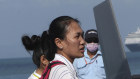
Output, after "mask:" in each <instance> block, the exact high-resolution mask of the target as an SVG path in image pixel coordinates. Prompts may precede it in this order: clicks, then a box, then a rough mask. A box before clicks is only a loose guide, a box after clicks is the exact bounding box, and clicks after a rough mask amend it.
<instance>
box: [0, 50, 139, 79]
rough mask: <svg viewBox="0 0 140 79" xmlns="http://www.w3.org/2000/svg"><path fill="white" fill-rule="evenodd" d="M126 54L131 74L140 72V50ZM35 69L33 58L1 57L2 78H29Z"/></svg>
mask: <svg viewBox="0 0 140 79" xmlns="http://www.w3.org/2000/svg"><path fill="white" fill-rule="evenodd" d="M126 56H127V60H128V64H129V68H130V71H131V75H134V74H140V52H135V53H131V52H127V53H126ZM35 69H36V66H35V65H34V64H33V62H32V59H31V58H15V59H0V79H27V78H28V77H29V76H30V74H31V73H32V72H33V71H34V70H35Z"/></svg>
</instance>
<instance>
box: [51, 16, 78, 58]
mask: <svg viewBox="0 0 140 79" xmlns="http://www.w3.org/2000/svg"><path fill="white" fill-rule="evenodd" d="M72 21H75V22H77V23H79V21H78V20H77V19H74V18H72V17H70V16H60V17H58V18H56V19H54V20H53V21H52V22H51V24H50V27H49V36H50V43H51V48H52V49H50V50H51V51H50V52H49V53H51V54H52V58H54V55H55V53H56V52H57V47H56V44H55V42H54V40H55V38H60V39H62V40H63V39H64V38H65V35H66V32H67V28H68V26H69V25H70V24H71V22H72Z"/></svg>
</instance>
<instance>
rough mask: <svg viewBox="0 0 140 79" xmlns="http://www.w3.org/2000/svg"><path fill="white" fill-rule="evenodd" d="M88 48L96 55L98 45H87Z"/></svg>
mask: <svg viewBox="0 0 140 79" xmlns="http://www.w3.org/2000/svg"><path fill="white" fill-rule="evenodd" d="M86 47H87V49H88V50H89V51H90V52H91V53H94V52H95V51H97V50H98V43H87V45H86Z"/></svg>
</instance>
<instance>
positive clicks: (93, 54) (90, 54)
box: [87, 50, 97, 59]
mask: <svg viewBox="0 0 140 79" xmlns="http://www.w3.org/2000/svg"><path fill="white" fill-rule="evenodd" d="M96 53H97V51H95V52H93V53H91V52H90V51H88V50H87V54H88V56H89V57H90V59H91V58H92V57H93V56H95V55H96Z"/></svg>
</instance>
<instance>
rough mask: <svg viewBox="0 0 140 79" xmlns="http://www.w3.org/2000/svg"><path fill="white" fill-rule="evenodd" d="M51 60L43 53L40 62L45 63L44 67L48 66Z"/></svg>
mask: <svg viewBox="0 0 140 79" xmlns="http://www.w3.org/2000/svg"><path fill="white" fill-rule="evenodd" d="M48 63H49V61H48V60H47V59H46V57H45V55H41V57H40V64H42V65H43V67H46V66H47V65H48Z"/></svg>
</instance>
